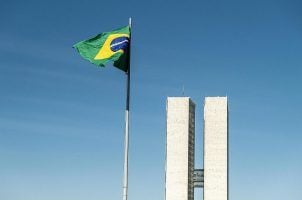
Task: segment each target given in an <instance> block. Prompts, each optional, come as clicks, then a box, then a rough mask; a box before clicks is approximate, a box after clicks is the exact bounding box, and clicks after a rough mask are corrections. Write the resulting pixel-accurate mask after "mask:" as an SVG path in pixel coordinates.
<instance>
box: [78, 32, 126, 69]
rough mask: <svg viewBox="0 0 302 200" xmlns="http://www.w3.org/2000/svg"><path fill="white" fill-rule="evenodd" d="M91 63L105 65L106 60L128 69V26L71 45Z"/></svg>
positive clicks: (120, 67)
mask: <svg viewBox="0 0 302 200" xmlns="http://www.w3.org/2000/svg"><path fill="white" fill-rule="evenodd" d="M73 47H74V48H75V49H76V50H77V51H78V52H79V53H80V55H81V56H82V57H83V58H84V59H86V60H89V61H90V62H91V63H93V64H95V65H97V66H100V67H105V64H106V63H107V62H108V61H113V62H114V63H113V65H114V66H115V67H117V68H119V69H121V70H123V71H125V72H127V71H128V59H129V47H130V27H129V26H125V27H122V28H119V29H116V30H113V31H111V32H104V33H100V34H98V35H96V36H94V37H92V38H90V39H87V40H83V41H81V42H78V43H77V44H75V45H74V46H73Z"/></svg>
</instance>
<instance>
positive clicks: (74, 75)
mask: <svg viewBox="0 0 302 200" xmlns="http://www.w3.org/2000/svg"><path fill="white" fill-rule="evenodd" d="M301 9H302V3H301V1H300V0H228V1H225V0H212V1H205V0H199V1H163V0H153V1H139V0H136V1H131V0H128V1H117V0H116V1H102V0H98V1H88V0H87V1H59V0H44V1H43V0H39V1H38V0H37V1H33V0H27V1H14V0H11V1H6V2H1V3H0V24H1V31H0V38H1V44H0V95H1V98H0V199H1V200H120V199H121V196H122V174H123V147H124V146H123V141H124V107H125V81H126V80H125V75H124V74H123V72H122V71H120V70H118V69H116V68H114V67H112V65H111V64H109V65H108V66H107V67H106V68H101V69H100V68H97V67H95V66H93V65H92V64H90V63H89V62H87V61H85V60H83V59H82V58H81V57H80V56H79V55H78V54H77V53H76V52H75V50H74V49H72V48H71V47H72V45H73V44H74V43H76V42H78V41H80V40H83V39H86V38H88V37H90V36H93V35H95V34H97V33H100V32H102V31H110V30H112V29H115V28H119V27H121V26H124V25H126V24H127V23H128V17H130V16H131V17H132V18H133V32H132V33H133V41H132V47H133V48H132V86H131V90H132V91H131V95H132V99H131V109H132V110H131V136H130V161H129V162H130V163H129V167H130V169H129V170H130V171H129V200H141V199H144V200H164V166H165V163H164V161H165V104H166V98H167V96H181V95H182V90H183V89H182V88H183V86H184V88H185V95H186V96H190V97H192V99H193V101H194V102H195V103H196V104H197V108H196V117H197V119H196V156H197V157H196V167H197V168H200V167H201V166H202V157H201V155H202V130H203V128H202V127H203V121H202V116H203V100H204V97H205V96H225V95H227V96H228V98H229V108H230V124H229V126H230V200H243V199H244V200H255V199H274V200H284V199H290V200H301V196H302V190H301V180H302V171H301V169H302V156H301V155H302V121H301V119H302V105H301V102H302V93H301V84H302V68H301V66H302V56H301V52H302V14H301V13H302V12H301ZM196 194H197V198H196V199H201V194H202V191H201V190H199V191H197V192H196Z"/></svg>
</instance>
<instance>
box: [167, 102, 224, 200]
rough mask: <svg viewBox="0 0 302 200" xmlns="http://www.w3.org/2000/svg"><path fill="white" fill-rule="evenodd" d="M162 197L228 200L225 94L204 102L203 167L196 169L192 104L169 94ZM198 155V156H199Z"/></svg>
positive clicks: (180, 199) (175, 199)
mask: <svg viewBox="0 0 302 200" xmlns="http://www.w3.org/2000/svg"><path fill="white" fill-rule="evenodd" d="M166 137H167V141H166V180H165V182H166V183H165V200H194V188H203V189H204V191H203V200H228V102H227V97H206V98H205V102H204V133H203V141H204V145H203V147H204V149H203V165H204V166H203V169H195V166H194V160H195V155H194V154H195V153H194V152H195V104H194V102H193V101H192V100H191V99H190V98H189V97H168V100H167V136H166ZM198 156H201V155H198Z"/></svg>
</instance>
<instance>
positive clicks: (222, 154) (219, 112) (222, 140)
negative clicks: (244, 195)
mask: <svg viewBox="0 0 302 200" xmlns="http://www.w3.org/2000/svg"><path fill="white" fill-rule="evenodd" d="M203 199H204V200H228V102H227V97H206V98H205V105H204V198H203Z"/></svg>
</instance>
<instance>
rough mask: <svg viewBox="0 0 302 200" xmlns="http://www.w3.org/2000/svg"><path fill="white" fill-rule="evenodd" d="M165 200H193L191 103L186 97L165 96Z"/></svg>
mask: <svg viewBox="0 0 302 200" xmlns="http://www.w3.org/2000/svg"><path fill="white" fill-rule="evenodd" d="M166 134H167V135H166V137H167V141H166V185H165V187H166V188H165V199H166V200H194V185H193V184H194V183H193V174H194V151H195V147H194V145H195V104H194V103H193V101H192V100H191V99H190V98H189V97H168V100H167V133H166Z"/></svg>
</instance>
